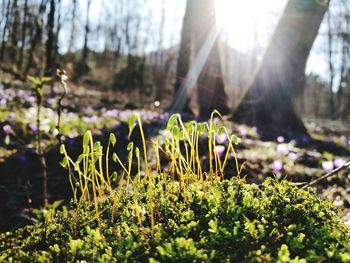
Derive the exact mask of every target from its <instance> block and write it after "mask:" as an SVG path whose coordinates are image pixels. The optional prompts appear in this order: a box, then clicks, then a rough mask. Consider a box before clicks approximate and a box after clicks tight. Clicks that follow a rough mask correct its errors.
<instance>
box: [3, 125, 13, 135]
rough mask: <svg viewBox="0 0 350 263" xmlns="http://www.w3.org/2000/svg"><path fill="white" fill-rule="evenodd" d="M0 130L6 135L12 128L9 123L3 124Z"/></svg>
mask: <svg viewBox="0 0 350 263" xmlns="http://www.w3.org/2000/svg"><path fill="white" fill-rule="evenodd" d="M2 130H3V132H4V133H5V134H6V135H8V134H10V133H11V132H12V128H11V126H10V125H9V124H5V125H4V126H3V127H2Z"/></svg>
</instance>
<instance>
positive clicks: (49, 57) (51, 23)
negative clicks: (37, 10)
mask: <svg viewBox="0 0 350 263" xmlns="http://www.w3.org/2000/svg"><path fill="white" fill-rule="evenodd" d="M55 13H56V3H55V0H51V2H50V12H49V14H48V16H47V31H48V34H47V41H46V67H45V75H46V76H51V75H52V66H53V64H54V61H53V52H54V42H55V34H54V28H55Z"/></svg>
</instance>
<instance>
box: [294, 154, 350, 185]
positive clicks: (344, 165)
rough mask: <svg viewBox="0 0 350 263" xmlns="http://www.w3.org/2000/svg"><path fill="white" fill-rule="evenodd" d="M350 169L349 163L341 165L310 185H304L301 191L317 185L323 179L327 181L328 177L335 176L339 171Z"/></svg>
mask: <svg viewBox="0 0 350 263" xmlns="http://www.w3.org/2000/svg"><path fill="white" fill-rule="evenodd" d="M347 167H350V161H348V162H347V163H345V164H343V165H342V166H339V167H338V168H336V169H334V170H333V171H330V172H329V173H327V174H325V175H323V176H321V177H319V178H317V179H315V180H313V181H311V182H310V183H307V184H306V185H304V186H303V187H301V189H306V188H308V187H310V186H313V185H315V184H317V183H318V182H320V181H323V180H325V179H327V178H328V177H331V176H332V175H334V174H336V173H337V172H339V171H340V170H343V169H344V168H347Z"/></svg>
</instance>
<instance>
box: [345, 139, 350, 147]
mask: <svg viewBox="0 0 350 263" xmlns="http://www.w3.org/2000/svg"><path fill="white" fill-rule="evenodd" d="M344 142H345V145H346V146H350V138H345V140H344Z"/></svg>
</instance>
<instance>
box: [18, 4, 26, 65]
mask: <svg viewBox="0 0 350 263" xmlns="http://www.w3.org/2000/svg"><path fill="white" fill-rule="evenodd" d="M27 15H28V0H25V1H24V14H23V22H22V32H21V33H22V35H21V48H20V50H19V59H18V64H17V68H18V71H19V72H21V69H22V66H23V60H24V49H25V46H26V35H27Z"/></svg>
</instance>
